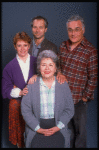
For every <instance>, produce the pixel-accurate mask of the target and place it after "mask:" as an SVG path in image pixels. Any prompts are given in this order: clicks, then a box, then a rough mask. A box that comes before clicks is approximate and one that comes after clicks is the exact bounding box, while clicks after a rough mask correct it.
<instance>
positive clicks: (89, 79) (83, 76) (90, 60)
mask: <svg viewBox="0 0 99 150" xmlns="http://www.w3.org/2000/svg"><path fill="white" fill-rule="evenodd" d="M58 56H59V59H60V68H61V71H62V73H63V74H64V75H65V76H66V78H67V80H68V84H69V87H70V89H71V92H72V96H73V100H74V104H76V103H78V102H79V101H80V100H81V99H82V97H84V98H86V99H88V100H91V99H94V89H95V87H96V86H97V75H98V58H97V50H96V48H95V47H94V46H93V45H92V44H91V43H90V42H88V41H87V39H86V38H85V37H84V38H83V40H82V41H81V43H80V44H79V45H78V46H77V47H76V48H75V49H74V50H72V51H70V41H69V40H68V41H64V42H62V44H61V45H60V52H59V54H58Z"/></svg>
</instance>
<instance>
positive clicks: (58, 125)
mask: <svg viewBox="0 0 99 150" xmlns="http://www.w3.org/2000/svg"><path fill="white" fill-rule="evenodd" d="M57 127H58V128H60V129H62V128H65V125H64V124H63V123H62V122H61V121H59V122H58V124H57Z"/></svg>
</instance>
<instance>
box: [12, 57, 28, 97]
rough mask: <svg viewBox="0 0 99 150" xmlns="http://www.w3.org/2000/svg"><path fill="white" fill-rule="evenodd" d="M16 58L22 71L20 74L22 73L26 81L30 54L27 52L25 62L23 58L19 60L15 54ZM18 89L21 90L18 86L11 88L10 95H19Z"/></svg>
mask: <svg viewBox="0 0 99 150" xmlns="http://www.w3.org/2000/svg"><path fill="white" fill-rule="evenodd" d="M16 59H17V61H18V63H19V65H20V68H21V71H22V74H23V77H24V81H25V83H26V82H27V80H28V75H29V68H30V54H28V57H27V59H26V62H23V60H21V59H20V58H19V56H18V54H16ZM20 91H21V89H20V88H13V89H12V90H11V93H10V96H11V97H13V98H18V97H21V96H19V93H20Z"/></svg>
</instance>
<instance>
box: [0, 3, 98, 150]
mask: <svg viewBox="0 0 99 150" xmlns="http://www.w3.org/2000/svg"><path fill="white" fill-rule="evenodd" d="M1 12H2V13H1V15H2V22H1V23H2V67H1V68H2V70H3V68H4V67H5V65H6V64H7V63H8V62H9V61H11V60H12V59H13V58H14V57H15V55H16V52H15V49H14V46H13V41H12V40H13V37H14V35H15V34H16V33H17V32H21V31H25V32H27V33H28V34H29V35H30V37H31V38H32V30H31V27H30V22H31V20H32V18H33V17H35V16H37V15H41V16H44V17H45V18H47V20H48V22H49V25H48V31H47V33H46V38H47V39H48V40H50V41H52V42H53V43H55V44H56V45H57V47H58V48H59V45H60V44H61V42H62V41H64V40H67V39H68V35H67V31H66V21H67V19H68V18H69V17H70V15H72V14H79V15H81V16H82V17H83V18H84V20H85V26H86V28H85V36H86V38H87V39H88V40H89V41H90V42H91V43H92V44H93V45H94V46H95V47H96V48H97V3H96V2H2V9H1ZM2 105H3V109H2V135H1V139H2V140H1V145H2V147H3V148H10V147H13V146H12V145H11V144H10V142H9V140H8V101H7V100H5V101H4V100H3V102H2ZM87 147H88V148H92V147H93V148H96V147H97V89H96V90H95V99H94V101H91V102H90V103H89V104H88V112H87Z"/></svg>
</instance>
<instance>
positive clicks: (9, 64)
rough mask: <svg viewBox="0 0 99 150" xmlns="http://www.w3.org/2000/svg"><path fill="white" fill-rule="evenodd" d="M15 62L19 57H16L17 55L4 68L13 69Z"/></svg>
mask: <svg viewBox="0 0 99 150" xmlns="http://www.w3.org/2000/svg"><path fill="white" fill-rule="evenodd" d="M15 64H17V59H16V57H15V58H13V59H12V60H11V61H10V62H9V63H8V64H7V65H6V66H5V67H4V70H11V69H12V68H13V66H14V65H15Z"/></svg>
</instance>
